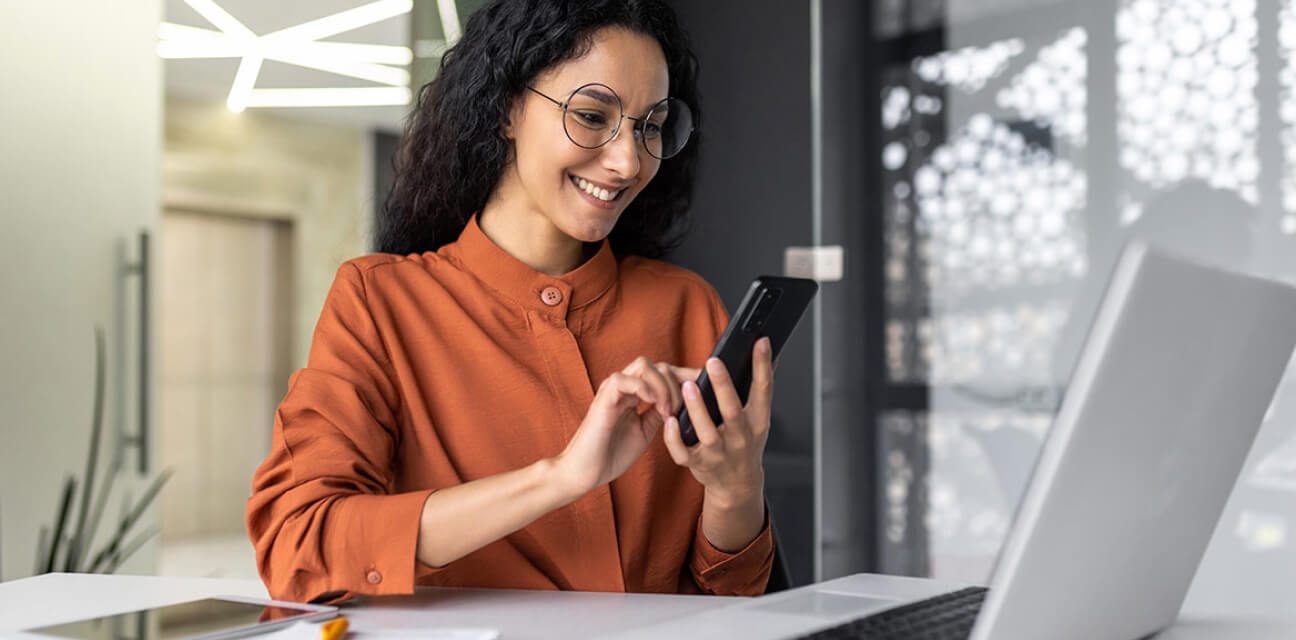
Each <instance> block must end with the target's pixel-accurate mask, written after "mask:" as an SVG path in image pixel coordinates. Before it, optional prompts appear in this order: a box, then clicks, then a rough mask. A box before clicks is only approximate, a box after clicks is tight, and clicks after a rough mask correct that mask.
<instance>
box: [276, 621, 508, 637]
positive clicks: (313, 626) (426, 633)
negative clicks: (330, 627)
mask: <svg viewBox="0 0 1296 640" xmlns="http://www.w3.org/2000/svg"><path fill="white" fill-rule="evenodd" d="M323 627H324V623H322V622H298V623H296V624H293V625H290V626H288V627H285V628H283V629H280V630H279V631H275V632H273V633H267V634H265V635H263V636H257V637H258V638H265V639H267V640H269V639H273V640H320V631H321V629H322V628H323ZM499 637H500V632H499V630H497V629H469V628H450V627H445V628H437V627H432V628H428V629H399V630H397V629H392V630H389V631H388V630H384V631H362V630H353V631H349V632H347V634H346V638H347V639H348V640H350V639H351V638H356V639H357V640H365V639H366V638H373V639H374V640H382V639H383V638H423V639H424V640H497V639H498V638H499Z"/></svg>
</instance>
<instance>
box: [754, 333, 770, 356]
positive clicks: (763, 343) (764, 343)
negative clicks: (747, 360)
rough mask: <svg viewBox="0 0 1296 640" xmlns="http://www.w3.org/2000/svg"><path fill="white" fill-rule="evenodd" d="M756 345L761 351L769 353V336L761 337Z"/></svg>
mask: <svg viewBox="0 0 1296 640" xmlns="http://www.w3.org/2000/svg"><path fill="white" fill-rule="evenodd" d="M757 345H758V346H759V347H760V350H761V353H769V350H770V339H769V336H766V337H764V338H761V339H760V342H758V343H757Z"/></svg>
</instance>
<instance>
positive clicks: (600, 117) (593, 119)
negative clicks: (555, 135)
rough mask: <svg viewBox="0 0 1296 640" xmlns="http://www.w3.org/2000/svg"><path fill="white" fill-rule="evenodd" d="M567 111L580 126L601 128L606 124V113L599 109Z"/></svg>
mask: <svg viewBox="0 0 1296 640" xmlns="http://www.w3.org/2000/svg"><path fill="white" fill-rule="evenodd" d="M567 113H569V114H571V116H572V117H573V118H574V119H575V120H576V122H578V123H580V124H581V125H582V126H586V127H589V128H591V129H602V128H603V127H606V126H607V123H608V119H607V114H604V113H602V112H599V111H568V112H567Z"/></svg>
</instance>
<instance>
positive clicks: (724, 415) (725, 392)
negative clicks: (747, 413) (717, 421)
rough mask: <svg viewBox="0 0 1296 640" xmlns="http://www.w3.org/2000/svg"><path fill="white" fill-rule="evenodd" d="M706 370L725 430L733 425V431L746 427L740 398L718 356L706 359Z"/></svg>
mask: <svg viewBox="0 0 1296 640" xmlns="http://www.w3.org/2000/svg"><path fill="white" fill-rule="evenodd" d="M706 370H707V378H708V379H710V380H711V390H712V391H714V392H715V396H716V404H717V405H719V407H720V418H721V419H722V420H723V422H722V424H724V425H725V430H726V431H728V430H729V428H730V427H733V430H734V431H742V430H744V429H746V427H745V426H743V422H744V421H743V419H742V417H743V415H742V411H743V406H742V399H740V398H739V397H738V389H737V388H736V387H734V381H733V378H731V377H729V370H728V369H726V368H725V366H724V363H723V362H721V361H720V359H719V358H710V359H708V360H707V363H706ZM740 435H742V434H740Z"/></svg>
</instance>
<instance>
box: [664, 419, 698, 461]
mask: <svg viewBox="0 0 1296 640" xmlns="http://www.w3.org/2000/svg"><path fill="white" fill-rule="evenodd" d="M662 439H664V440H665V441H666V451H667V453H670V457H671V460H674V461H675V464H677V465H679V466H681V467H687V466H689V460H691V456H690V454H689V447H688V445H686V444H684V437H683V436H681V435H680V423H679V420H678V419H676V418H675V416H671V417H669V418H667V419H666V426H665V427H663V428H662Z"/></svg>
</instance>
